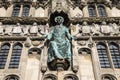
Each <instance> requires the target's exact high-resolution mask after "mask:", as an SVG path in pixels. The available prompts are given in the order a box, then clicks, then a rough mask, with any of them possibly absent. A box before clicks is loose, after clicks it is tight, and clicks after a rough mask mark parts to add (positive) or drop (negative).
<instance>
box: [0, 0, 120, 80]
mask: <svg viewBox="0 0 120 80" xmlns="http://www.w3.org/2000/svg"><path fill="white" fill-rule="evenodd" d="M58 13H59V14H60V16H61V15H62V16H63V17H64V18H66V17H68V19H65V23H64V24H65V25H66V26H67V27H68V28H69V32H70V33H71V35H74V36H76V39H75V40H71V53H72V56H71V58H72V60H71V63H70V65H69V66H68V65H67V63H64V64H63V65H64V66H67V69H65V70H63V69H61V65H59V64H58V67H59V66H60V68H58V69H56V68H55V69H54V70H52V69H51V68H49V65H48V64H47V59H48V55H47V54H48V44H49V41H48V40H47V39H46V38H44V36H43V35H42V34H41V33H40V32H44V33H46V34H48V33H49V32H50V27H51V25H55V24H54V22H53V21H52V20H53V19H52V18H54V16H56V14H58ZM58 16H59V15H58ZM59 62H62V61H59ZM63 62H64V61H63ZM53 67H54V66H53ZM0 80H120V1H119V0H0Z"/></svg>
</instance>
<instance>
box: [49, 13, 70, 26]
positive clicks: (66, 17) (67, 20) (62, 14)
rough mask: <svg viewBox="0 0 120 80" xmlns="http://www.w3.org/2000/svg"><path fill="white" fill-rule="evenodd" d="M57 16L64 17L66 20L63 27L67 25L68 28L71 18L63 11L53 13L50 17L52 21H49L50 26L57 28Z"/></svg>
mask: <svg viewBox="0 0 120 80" xmlns="http://www.w3.org/2000/svg"><path fill="white" fill-rule="evenodd" d="M57 16H62V17H63V18H64V22H63V25H66V26H68V25H69V17H68V14H66V13H65V12H63V11H61V12H58V11H55V12H54V13H52V14H51V15H50V21H49V24H50V26H55V25H56V24H57V23H56V22H55V20H54V19H55V17H57Z"/></svg>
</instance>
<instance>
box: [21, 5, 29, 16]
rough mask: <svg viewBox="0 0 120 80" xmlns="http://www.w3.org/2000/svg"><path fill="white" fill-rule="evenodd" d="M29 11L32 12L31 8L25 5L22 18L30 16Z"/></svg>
mask: <svg viewBox="0 0 120 80" xmlns="http://www.w3.org/2000/svg"><path fill="white" fill-rule="evenodd" d="M29 10H30V6H29V5H25V6H23V12H22V16H24V17H25V16H29Z"/></svg>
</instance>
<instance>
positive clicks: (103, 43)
mask: <svg viewBox="0 0 120 80" xmlns="http://www.w3.org/2000/svg"><path fill="white" fill-rule="evenodd" d="M99 44H100V45H103V46H105V47H107V46H106V44H105V42H98V43H97V44H96V45H99Z"/></svg>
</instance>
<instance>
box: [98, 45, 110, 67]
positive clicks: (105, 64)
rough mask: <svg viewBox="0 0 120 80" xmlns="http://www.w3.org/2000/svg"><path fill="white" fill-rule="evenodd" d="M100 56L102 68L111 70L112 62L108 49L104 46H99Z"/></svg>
mask: <svg viewBox="0 0 120 80" xmlns="http://www.w3.org/2000/svg"><path fill="white" fill-rule="evenodd" d="M97 51H98V56H99V60H100V65H101V68H110V62H109V59H108V55H107V49H106V47H105V46H104V45H102V44H99V45H97Z"/></svg>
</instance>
